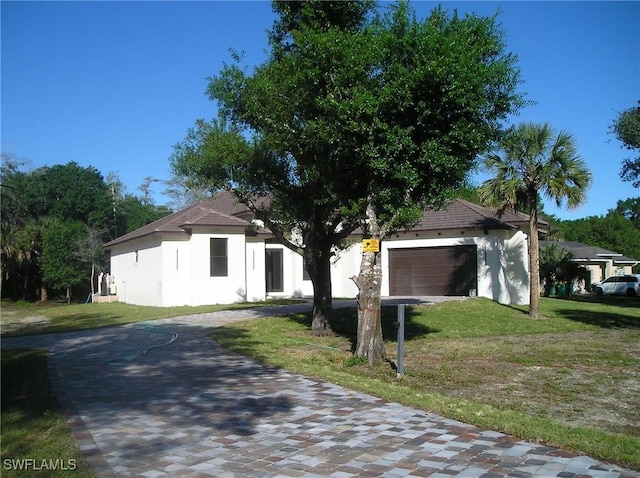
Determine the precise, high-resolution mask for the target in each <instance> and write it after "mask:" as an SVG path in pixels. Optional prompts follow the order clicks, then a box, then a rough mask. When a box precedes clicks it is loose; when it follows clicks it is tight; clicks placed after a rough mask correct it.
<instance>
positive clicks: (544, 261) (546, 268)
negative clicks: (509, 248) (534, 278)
mask: <svg viewBox="0 0 640 478" xmlns="http://www.w3.org/2000/svg"><path fill="white" fill-rule="evenodd" d="M585 277H587V270H586V269H585V268H584V267H583V266H580V265H579V264H578V263H576V262H575V261H574V256H573V254H571V253H570V252H568V251H567V250H566V249H564V248H562V247H560V246H558V245H557V244H551V245H547V246H543V247H541V248H540V280H541V281H544V293H543V295H544V296H545V297H549V295H550V292H551V287H552V286H553V285H556V284H558V283H564V284H566V286H567V287H566V295H567V296H568V295H569V293H570V292H571V289H570V288H569V286H570V284H571V282H572V281H573V280H575V279H579V278H585Z"/></svg>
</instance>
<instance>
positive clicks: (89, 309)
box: [0, 299, 299, 336]
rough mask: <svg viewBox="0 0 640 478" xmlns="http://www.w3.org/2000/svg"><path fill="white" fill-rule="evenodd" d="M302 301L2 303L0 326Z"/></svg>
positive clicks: (36, 328)
mask: <svg viewBox="0 0 640 478" xmlns="http://www.w3.org/2000/svg"><path fill="white" fill-rule="evenodd" d="M295 302H299V301H296V300H289V299H284V300H272V301H266V302H258V303H251V302H247V303H242V304H229V305H203V306H198V307H190V306H181V307H146V306H139V305H130V304H123V303H120V302H112V303H104V304H72V305H67V304H56V303H47V304H45V305H36V304H21V305H20V304H15V303H9V302H2V314H1V316H0V317H1V320H2V322H1V326H2V329H3V333H2V335H4V336H12V335H28V334H42V333H55V332H67V331H72V330H85V329H96V328H100V327H112V326H114V325H123V324H130V323H134V322H142V321H145V320H152V319H161V318H166V317H177V316H179V315H188V314H201V313H205V312H215V311H219V310H230V309H248V308H252V307H265V306H270V305H280V304H289V303H295ZM36 318H39V319H41V320H33V321H31V322H29V325H26V326H24V327H21V328H20V329H19V330H16V331H13V330H12V329H13V326H14V325H15V324H18V323H20V322H22V323H23V324H24V323H25V321H29V319H36Z"/></svg>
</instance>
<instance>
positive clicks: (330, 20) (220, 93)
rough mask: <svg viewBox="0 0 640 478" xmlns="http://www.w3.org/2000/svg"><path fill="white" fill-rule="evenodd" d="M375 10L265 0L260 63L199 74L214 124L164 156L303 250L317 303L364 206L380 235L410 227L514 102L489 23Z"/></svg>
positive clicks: (494, 135) (500, 46) (514, 72)
mask: <svg viewBox="0 0 640 478" xmlns="http://www.w3.org/2000/svg"><path fill="white" fill-rule="evenodd" d="M376 6H377V4H375V3H373V2H370V1H367V2H275V3H274V9H275V11H276V12H277V13H278V14H279V16H280V17H279V19H278V20H277V21H276V23H275V25H274V28H273V30H272V31H271V33H270V36H269V43H270V46H271V55H270V56H269V58H268V60H267V61H266V62H265V63H263V64H262V65H260V66H258V67H257V68H255V70H254V71H253V72H251V73H248V72H247V71H246V69H244V68H242V66H241V64H240V61H239V60H240V58H239V56H238V55H236V56H235V62H234V63H232V64H228V65H225V67H224V68H223V69H222V71H221V72H220V73H219V74H218V75H217V76H214V77H212V78H210V83H209V87H208V89H207V92H208V94H209V96H210V98H211V99H212V100H215V101H217V102H218V106H219V112H220V115H221V116H220V118H218V119H215V120H213V121H211V122H205V121H202V120H200V121H198V122H197V123H196V126H195V128H193V129H192V130H190V131H189V132H188V134H187V138H186V139H185V140H184V141H183V142H182V143H180V144H178V145H176V147H175V151H174V155H173V157H172V167H173V169H174V172H175V173H177V174H180V175H186V176H187V177H188V178H189V179H190V180H191V181H192V183H193V184H195V185H198V186H200V187H202V186H207V187H209V188H211V189H217V188H225V189H233V190H234V191H235V193H236V195H238V196H239V197H240V199H241V200H242V201H243V202H245V203H246V204H247V205H248V206H249V207H250V208H252V209H253V211H254V212H255V214H256V216H257V217H258V218H260V219H262V220H264V221H265V223H266V224H267V226H268V227H269V228H270V229H271V230H272V231H274V233H275V234H276V236H277V238H278V239H279V240H281V241H282V242H284V243H285V244H287V245H288V246H289V247H291V248H292V249H294V250H300V251H301V252H302V253H303V254H304V257H305V266H306V268H307V270H308V271H309V274H310V276H311V280H312V282H313V284H314V294H315V296H316V298H320V297H330V296H331V294H330V279H328V278H327V276H328V272H327V271H328V263H329V260H330V257H331V249H332V248H333V247H335V246H337V247H339V246H340V244H341V243H342V242H343V240H344V238H345V237H347V236H348V235H349V234H350V233H351V232H352V231H354V230H355V229H356V228H357V227H359V226H360V227H363V228H366V224H367V221H366V214H365V209H366V207H367V206H368V205H371V206H373V207H374V209H375V213H376V214H377V217H378V223H379V224H380V225H381V226H382V227H383V230H384V233H389V232H391V231H393V230H396V229H399V228H404V227H408V226H410V225H412V224H413V223H414V222H415V221H416V220H418V219H419V217H420V216H421V214H422V211H423V207H424V206H425V205H426V204H427V203H429V204H439V203H441V202H442V201H443V200H444V199H445V198H448V197H451V196H452V195H453V194H454V191H455V189H456V188H457V187H458V186H459V185H460V183H461V182H462V181H463V180H464V178H465V176H466V175H467V173H468V172H469V170H470V169H471V167H472V166H473V164H474V160H475V157H476V156H477V155H478V154H480V153H483V152H485V151H487V149H488V148H489V146H490V145H491V144H492V143H493V142H494V141H495V140H497V139H498V138H499V137H500V134H501V123H502V121H504V120H505V119H506V118H507V116H508V115H510V114H513V113H515V112H517V110H518V109H519V108H520V107H521V106H522V104H523V99H522V96H521V95H520V94H519V93H517V91H516V88H517V85H518V83H519V70H518V68H517V67H516V58H515V56H514V55H511V54H508V53H506V52H505V43H504V38H503V34H502V32H501V31H500V29H499V26H498V23H497V21H496V19H495V18H482V17H477V16H473V15H470V16H466V17H464V18H460V17H458V16H457V14H449V13H447V12H445V11H444V10H443V9H436V10H434V12H433V13H432V14H431V15H430V16H429V17H428V18H426V19H424V20H417V19H416V16H415V12H414V11H413V10H412V8H411V7H410V6H409V4H408V3H406V2H400V3H399V4H398V5H395V6H394V7H393V8H392V9H391V10H390V13H389V14H388V15H384V16H380V15H377V11H376ZM256 197H258V198H265V197H268V198H269V201H268V202H265V201H261V202H257V201H256ZM276 219H277V220H276ZM293 229H297V230H298V231H300V234H301V236H302V242H303V244H302V245H300V244H293V243H291V242H290V241H288V240H287V236H288V234H289V232H290V231H291V230H293ZM318 288H321V290H319V289H318ZM314 317H315V316H314Z"/></svg>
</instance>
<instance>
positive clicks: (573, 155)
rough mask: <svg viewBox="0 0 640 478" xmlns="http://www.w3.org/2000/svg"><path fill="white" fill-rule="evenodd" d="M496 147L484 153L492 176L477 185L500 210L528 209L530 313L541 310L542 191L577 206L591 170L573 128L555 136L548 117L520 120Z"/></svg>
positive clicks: (559, 201)
mask: <svg viewBox="0 0 640 478" xmlns="http://www.w3.org/2000/svg"><path fill="white" fill-rule="evenodd" d="M500 151H501V153H502V154H499V153H491V154H489V155H487V156H486V157H485V160H484V165H485V168H486V169H487V170H488V171H489V173H490V174H491V175H492V176H493V177H492V178H491V179H489V180H487V181H485V182H484V183H483V184H482V185H481V186H480V188H479V191H478V192H479V195H480V199H481V201H482V202H483V204H485V205H488V206H495V207H497V209H498V213H502V212H504V211H506V210H518V211H522V212H526V213H527V214H528V215H529V235H530V239H529V276H530V292H529V316H530V317H532V318H537V317H538V316H539V314H540V276H539V256H538V203H539V200H540V199H541V197H546V198H548V199H551V200H553V201H555V203H556V205H557V206H558V207H561V206H562V204H563V203H564V202H565V201H566V205H567V207H568V208H570V209H571V208H576V207H578V206H579V205H580V204H582V203H583V202H584V200H585V198H586V192H587V189H588V188H589V185H590V184H591V172H590V171H589V169H588V168H587V166H586V164H585V162H584V160H583V159H582V158H581V157H580V156H579V155H578V153H577V150H576V147H575V143H574V140H573V137H572V135H571V134H569V133H567V132H565V131H560V132H559V133H558V134H557V136H554V132H553V130H552V128H551V126H550V125H549V124H548V123H545V124H542V125H540V124H534V123H521V124H520V125H518V126H517V127H516V128H514V129H512V130H511V131H510V132H509V134H507V135H506V136H505V138H504V139H503V141H501V143H500Z"/></svg>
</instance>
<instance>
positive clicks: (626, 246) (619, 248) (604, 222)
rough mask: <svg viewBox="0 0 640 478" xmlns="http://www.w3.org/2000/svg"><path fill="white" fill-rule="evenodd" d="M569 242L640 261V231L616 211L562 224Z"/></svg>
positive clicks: (563, 232)
mask: <svg viewBox="0 0 640 478" xmlns="http://www.w3.org/2000/svg"><path fill="white" fill-rule="evenodd" d="M560 227H561V229H562V235H563V237H564V239H565V240H567V241H576V242H582V243H583V244H588V245H590V246H596V247H601V248H603V249H607V250H609V251H614V252H618V253H620V254H623V255H625V256H627V257H631V258H633V259H640V229H639V228H638V227H637V226H635V225H634V223H633V222H632V221H630V220H629V219H628V218H627V217H625V216H624V215H622V214H620V213H618V212H616V211H615V210H611V211H609V212H608V213H607V214H606V215H605V216H589V217H586V218H583V219H576V220H573V221H563V222H562V223H561V226H560Z"/></svg>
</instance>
